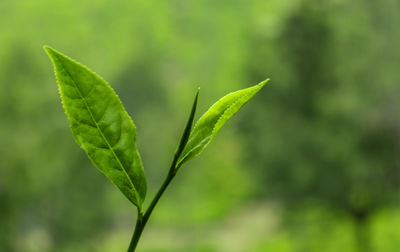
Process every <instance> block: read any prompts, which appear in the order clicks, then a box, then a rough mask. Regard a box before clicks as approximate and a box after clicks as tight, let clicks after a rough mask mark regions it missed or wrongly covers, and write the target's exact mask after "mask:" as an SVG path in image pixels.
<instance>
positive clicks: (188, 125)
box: [173, 88, 200, 169]
mask: <svg viewBox="0 0 400 252" xmlns="http://www.w3.org/2000/svg"><path fill="white" fill-rule="evenodd" d="M199 92H200V88H199V89H198V90H197V92H196V96H195V97H194V102H193V105H192V109H191V111H190V115H189V118H188V121H187V123H186V127H185V129H184V131H183V134H182V137H181V140H180V141H179V145H178V149H177V150H176V153H175V160H174V161H178V158H179V157H180V155H181V154H182V151H183V150H184V148H185V146H186V144H187V142H188V141H189V136H190V132H191V131H192V125H193V120H194V115H195V114H196V108H197V100H198V99H199ZM174 164H176V162H174ZM173 168H174V169H175V168H176V167H173Z"/></svg>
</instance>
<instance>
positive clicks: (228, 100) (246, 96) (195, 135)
mask: <svg viewBox="0 0 400 252" xmlns="http://www.w3.org/2000/svg"><path fill="white" fill-rule="evenodd" d="M267 82H268V79H267V80H265V81H263V82H261V83H260V84H258V85H255V86H253V87H250V88H246V89H242V90H239V91H236V92H233V93H230V94H227V95H226V96H224V97H222V98H221V99H220V100H219V101H217V102H216V103H215V104H214V105H212V106H211V108H210V109H209V110H208V111H207V112H206V113H205V114H204V115H202V116H201V118H200V119H199V120H198V122H197V123H196V125H195V126H194V128H193V131H192V132H191V134H190V137H189V141H188V142H187V144H186V146H185V148H184V150H183V151H182V153H181V155H180V157H179V159H178V164H177V167H178V168H179V167H180V166H181V165H182V164H183V163H185V162H187V161H189V160H190V159H192V158H194V157H195V156H197V155H199V154H200V153H201V152H202V151H203V150H204V149H205V148H206V147H207V145H208V144H209V143H210V142H211V140H212V139H213V138H214V136H215V134H217V132H218V130H219V129H220V128H221V127H222V126H223V125H224V124H225V123H226V122H227V121H228V120H229V119H230V118H231V117H232V116H233V115H235V114H236V112H237V111H238V110H239V109H240V108H241V107H242V106H243V105H244V104H246V103H247V102H248V101H249V100H250V99H251V98H252V97H253V96H254V95H255V94H256V93H257V92H258V91H260V89H261V88H262V87H263V86H264V85H265V84H266V83H267Z"/></svg>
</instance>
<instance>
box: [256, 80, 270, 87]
mask: <svg viewBox="0 0 400 252" xmlns="http://www.w3.org/2000/svg"><path fill="white" fill-rule="evenodd" d="M269 80H270V79H269V78H268V79H265V80H264V81H262V82H260V84H258V86H260V88H262V87H263V86H265V84H267V82H269Z"/></svg>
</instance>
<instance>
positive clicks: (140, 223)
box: [128, 156, 177, 252]
mask: <svg viewBox="0 0 400 252" xmlns="http://www.w3.org/2000/svg"><path fill="white" fill-rule="evenodd" d="M176 162H177V157H176V156H175V158H174V161H173V162H172V165H171V168H170V170H169V173H168V176H167V177H166V178H165V180H164V182H163V183H162V185H161V187H160V189H158V192H157V194H156V195H155V196H154V198H153V200H152V201H151V203H150V206H149V208H148V209H147V211H146V212H145V214H144V215H143V213H141V212H140V211H139V210H138V217H137V220H136V226H135V231H134V233H133V236H132V239H131V243H130V245H129V248H128V252H134V251H135V249H136V246H137V244H138V242H139V239H140V237H141V235H142V232H143V229H144V227H145V226H146V224H147V221H148V220H149V218H150V215H151V213H152V212H153V210H154V207H155V206H156V205H157V203H158V201H159V200H160V198H161V196H162V195H163V193H164V192H165V189H167V187H168V185H169V183H171V181H172V179H173V178H174V177H175V175H176V170H175V166H176Z"/></svg>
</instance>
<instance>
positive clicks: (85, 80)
mask: <svg viewBox="0 0 400 252" xmlns="http://www.w3.org/2000/svg"><path fill="white" fill-rule="evenodd" d="M44 49H45V51H46V52H47V54H48V55H49V57H50V59H51V60H52V62H53V65H54V71H55V75H56V79H57V84H58V88H59V92H60V96H61V101H62V104H63V107H64V109H65V112H66V114H67V117H68V120H69V122H70V127H71V129H72V133H73V135H74V137H75V139H76V141H77V142H78V144H79V145H80V146H81V147H82V149H84V150H85V152H86V153H87V154H88V156H89V158H90V160H91V161H92V162H93V164H94V165H95V166H96V167H97V168H98V169H99V170H100V171H102V172H103V173H104V174H105V175H106V176H107V177H108V178H109V179H110V180H111V181H112V182H113V183H114V184H115V185H116V186H117V187H118V188H119V189H120V190H121V191H122V193H123V194H124V195H125V196H126V197H127V198H128V199H129V200H130V201H131V202H132V203H133V204H135V205H136V206H137V207H138V208H139V209H141V207H142V203H143V201H144V198H145V196H146V177H145V174H144V171H143V165H142V161H141V158H140V155H139V152H138V150H137V147H136V127H135V125H134V123H133V121H132V119H131V118H130V117H129V115H128V113H127V112H126V111H125V109H124V107H123V106H122V103H121V101H120V99H119V98H118V96H117V95H116V94H115V92H114V90H113V89H112V88H111V87H110V86H109V85H108V84H107V83H106V82H105V81H104V80H103V79H102V78H101V77H100V76H98V75H97V74H96V73H94V72H92V71H91V70H89V69H88V68H86V67H85V66H83V65H81V64H80V63H78V62H76V61H74V60H72V59H70V58H68V57H67V56H65V55H63V54H61V53H59V52H57V51H56V50H54V49H52V48H50V47H47V46H46V47H44Z"/></svg>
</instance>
